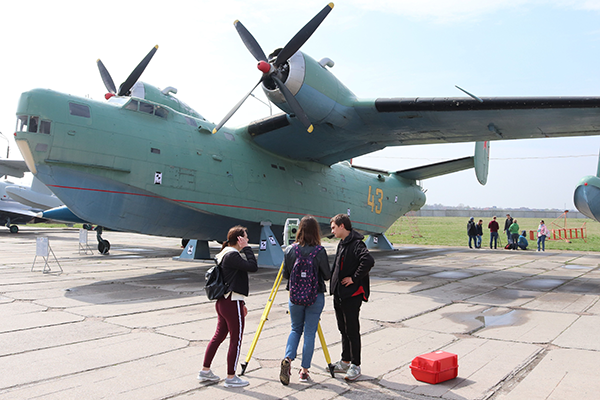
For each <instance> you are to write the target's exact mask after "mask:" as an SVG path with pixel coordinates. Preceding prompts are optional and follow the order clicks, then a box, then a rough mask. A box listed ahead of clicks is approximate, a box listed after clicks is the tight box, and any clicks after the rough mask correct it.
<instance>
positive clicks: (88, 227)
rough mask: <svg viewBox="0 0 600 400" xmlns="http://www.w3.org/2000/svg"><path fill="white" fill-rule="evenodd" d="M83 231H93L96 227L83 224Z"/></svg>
mask: <svg viewBox="0 0 600 400" xmlns="http://www.w3.org/2000/svg"><path fill="white" fill-rule="evenodd" d="M83 229H85V230H86V231H93V230H94V227H93V226H92V225H91V224H83Z"/></svg>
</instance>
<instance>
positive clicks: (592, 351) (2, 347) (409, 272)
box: [0, 226, 600, 400]
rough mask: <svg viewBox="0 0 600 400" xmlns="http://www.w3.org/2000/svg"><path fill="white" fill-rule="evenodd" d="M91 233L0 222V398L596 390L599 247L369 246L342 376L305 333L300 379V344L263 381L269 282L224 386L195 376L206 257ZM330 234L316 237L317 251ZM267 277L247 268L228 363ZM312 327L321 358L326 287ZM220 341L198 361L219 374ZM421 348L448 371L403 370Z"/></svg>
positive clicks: (141, 239)
mask: <svg viewBox="0 0 600 400" xmlns="http://www.w3.org/2000/svg"><path fill="white" fill-rule="evenodd" d="M37 237H48V238H49V244H50V248H51V249H52V251H53V252H54V255H55V256H56V259H57V260H58V263H60V266H61V267H62V269H63V272H62V273H59V271H60V270H59V267H58V264H57V261H56V260H55V259H54V257H53V256H52V254H50V257H49V260H48V261H49V266H50V268H51V271H50V273H42V268H43V266H44V260H43V259H42V258H41V257H37V259H35V258H36V238H37ZM104 238H105V239H108V240H109V241H110V242H111V251H110V254H109V255H105V256H103V255H100V254H98V252H97V251H96V250H95V247H96V242H95V237H94V234H90V235H89V243H90V247H92V248H93V249H94V253H93V254H90V253H89V252H88V254H83V253H82V254H80V251H79V244H78V239H79V231H78V230H77V229H69V228H65V229H61V228H58V229H56V228H55V229H44V228H36V227H35V226H25V227H22V228H21V231H20V232H19V233H18V234H10V233H8V231H7V230H4V229H3V230H0V250H1V253H0V254H1V255H2V257H1V259H0V321H1V322H0V399H61V400H64V399H106V398H110V399H177V400H181V399H200V398H202V399H229V398H235V399H240V398H247V399H279V398H288V399H310V400H317V399H341V398H343V399H362V398H368V399H440V398H441V399H498V400H500V399H502V400H509V399H510V400H515V399H523V400H525V399H527V400H531V399H554V400H564V399H597V398H600V380H599V379H598V377H597V376H598V368H599V365H600V302H599V301H598V300H599V298H600V270H599V268H598V266H599V263H600V253H585V252H567V251H554V250H552V243H548V247H549V248H548V249H547V250H546V252H543V253H538V252H535V251H532V250H529V251H509V250H500V249H498V250H490V249H485V248H484V249H481V250H476V249H473V250H471V249H469V248H467V247H466V246H465V248H442V247H397V250H396V251H393V252H374V253H373V254H374V257H375V260H376V262H375V267H374V268H373V270H372V272H371V277H372V278H371V299H370V301H369V302H368V303H363V306H362V310H361V331H362V346H363V349H362V359H363V363H362V372H363V375H362V376H361V377H360V378H359V380H358V381H356V382H353V383H347V382H345V381H344V380H343V376H342V375H341V374H338V375H336V377H335V379H334V378H332V377H331V376H330V375H329V373H328V372H326V370H325V368H326V365H327V363H326V362H325V358H324V355H323V351H322V349H321V347H320V345H319V343H318V341H317V347H318V348H317V349H316V350H315V353H314V357H313V363H312V368H311V369H310V372H311V378H312V381H311V382H309V383H300V382H298V373H297V371H298V368H299V367H300V358H301V354H300V355H299V357H298V359H297V360H295V361H294V363H293V374H292V379H291V383H290V385H289V386H283V385H282V384H281V383H280V382H279V364H280V361H281V359H282V357H283V355H284V349H285V344H286V340H287V335H288V334H289V329H290V328H289V326H290V320H289V316H288V315H287V314H286V310H287V292H286V291H285V286H284V285H285V282H284V283H283V285H282V288H281V291H280V292H279V295H278V296H277V297H276V299H275V302H274V305H273V308H272V310H271V312H270V315H269V319H268V321H267V322H266V324H265V326H264V329H263V331H262V334H261V336H260V340H259V341H258V344H257V346H256V348H255V351H254V354H253V357H252V358H251V359H250V361H249V363H248V367H247V370H246V373H245V375H244V378H245V379H247V380H249V381H250V385H249V386H247V387H245V388H237V389H229V388H225V387H224V386H223V381H222V380H221V382H219V383H218V384H210V385H206V384H201V383H198V381H197V380H196V376H197V373H198V370H199V369H200V368H201V366H202V360H203V355H204V349H205V347H206V345H207V343H208V341H209V340H210V338H211V337H212V335H213V333H214V329H215V326H216V313H215V310H214V302H211V301H209V300H208V299H207V298H206V296H205V294H204V291H203V289H202V288H203V286H204V273H205V272H206V270H207V269H208V268H209V267H210V266H211V265H213V263H212V262H202V261H193V262H190V261H188V262H185V261H175V260H173V259H172V258H173V257H174V256H177V255H179V253H180V252H181V247H180V241H179V240H178V239H174V238H162V237H151V236H144V235H136V234H128V233H118V232H105V234H104ZM465 243H466V237H465ZM211 245H213V246H212V247H211V251H213V252H215V253H216V252H217V250H218V247H217V244H216V243H212V244H211ZM335 245H336V242H334V243H331V244H327V245H326V248H327V250H328V253H329V254H330V256H332V255H333V254H334V251H335ZM34 259H35V266H34V270H33V271H31V269H32V264H33V262H34ZM330 259H331V258H330ZM276 274H277V268H261V269H259V271H258V272H257V273H254V274H251V275H250V292H251V293H250V296H249V297H248V299H247V306H248V309H249V314H248V317H247V320H246V331H245V334H244V343H243V349H242V357H241V359H240V362H243V361H244V360H245V358H246V355H247V354H248V350H249V348H250V344H251V342H252V338H253V336H254V334H255V332H256V330H257V327H258V324H259V321H260V318H261V315H262V312H263V308H264V306H265V304H266V302H267V299H268V296H269V292H270V290H271V287H272V285H273V282H274V279H275V276H276ZM321 325H322V328H323V332H324V335H325V338H326V340H327V343H328V350H329V352H330V354H331V358H332V361H333V362H335V361H337V360H338V359H339V355H340V351H341V350H340V335H339V332H338V331H337V325H336V322H335V315H334V313H333V307H332V300H331V297H330V296H327V298H326V306H325V310H324V312H323V315H322V320H321ZM227 342H228V340H226V342H224V343H223V345H222V346H221V348H220V349H219V352H218V353H217V356H216V357H215V362H214V363H213V366H212V369H213V371H214V372H215V373H216V374H217V375H219V376H221V377H222V378H224V377H225V375H226V360H225V359H226V352H227ZM437 350H444V351H447V352H451V353H454V354H457V355H458V364H459V368H458V377H457V378H455V379H452V380H449V381H446V382H443V383H439V384H436V385H432V384H428V383H424V382H420V381H417V380H415V379H414V377H413V376H412V374H411V370H410V368H409V365H410V363H411V361H412V360H413V358H415V357H416V356H418V355H420V354H423V353H428V352H432V351H437ZM301 351H302V346H300V348H299V352H301ZM239 371H240V368H238V372H239Z"/></svg>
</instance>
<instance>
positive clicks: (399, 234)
mask: <svg viewBox="0 0 600 400" xmlns="http://www.w3.org/2000/svg"><path fill="white" fill-rule="evenodd" d="M473 216H474V217H475V220H476V221H477V220H479V218H478V217H476V214H473ZM482 219H483V240H482V242H481V247H483V248H489V244H490V230H489V229H488V228H487V224H488V223H489V222H490V221H491V218H482ZM517 219H518V224H519V227H520V228H521V229H520V230H523V229H525V230H526V231H527V240H528V241H529V246H528V247H527V248H528V249H533V250H536V249H537V244H536V242H537V239H535V240H529V231H530V230H535V231H537V227H538V225H539V223H540V220H539V219H537V218H517ZM497 221H498V223H499V224H500V229H502V228H503V227H504V218H502V219H500V220H497ZM544 221H545V222H546V225H547V226H548V228H552V226H551V225H550V224H551V222H552V220H550V219H546V220H544ZM467 222H468V218H462V217H411V218H408V217H402V218H400V219H398V220H397V221H396V222H394V224H393V225H392V226H391V227H390V229H388V230H387V231H386V232H385V235H386V236H387V238H388V240H389V241H390V242H392V243H393V244H397V245H407V244H414V245H431V246H451V247H467V246H468V242H469V237H468V236H467ZM559 222H560V223H562V222H563V220H559V221H557V223H559ZM584 222H586V224H585V226H586V231H587V239H586V240H587V242H584V241H583V240H582V239H574V240H571V243H567V242H565V241H564V240H550V241H549V240H546V249H548V250H552V249H555V250H576V251H600V223H599V222H596V221H593V220H591V219H567V226H568V227H569V228H581V227H582V226H583V223H584ZM31 226H39V227H44V228H64V227H65V226H66V225H64V224H45V223H41V224H35V225H31ZM74 227H75V228H81V224H76V225H75V226H74ZM554 228H557V227H556V226H554ZM414 233H418V234H420V235H421V237H413V236H417V235H414ZM324 240H325V241H328V239H324ZM500 240H501V242H502V244H503V245H506V235H505V234H504V233H503V232H500ZM332 241H336V242H337V239H332Z"/></svg>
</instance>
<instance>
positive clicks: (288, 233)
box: [283, 218, 300, 246]
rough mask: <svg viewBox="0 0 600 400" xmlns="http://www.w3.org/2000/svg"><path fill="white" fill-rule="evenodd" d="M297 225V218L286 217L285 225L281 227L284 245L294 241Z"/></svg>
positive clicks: (298, 223)
mask: <svg viewBox="0 0 600 400" xmlns="http://www.w3.org/2000/svg"><path fill="white" fill-rule="evenodd" d="M299 225H300V220H299V219H298V218H288V219H286V220H285V226H284V228H283V243H284V244H285V245H286V246H289V245H291V244H292V243H294V242H295V241H296V235H297V234H298V226H299Z"/></svg>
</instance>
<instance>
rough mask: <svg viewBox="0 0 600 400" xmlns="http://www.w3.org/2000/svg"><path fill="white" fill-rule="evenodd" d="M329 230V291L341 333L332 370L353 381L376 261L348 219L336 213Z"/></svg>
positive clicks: (357, 373)
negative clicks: (332, 243)
mask: <svg viewBox="0 0 600 400" xmlns="http://www.w3.org/2000/svg"><path fill="white" fill-rule="evenodd" d="M330 222H331V233H332V234H333V235H334V236H335V237H336V238H338V239H341V240H340V242H339V243H338V247H337V251H336V253H335V260H334V262H333V271H332V277H331V287H330V291H331V294H332V295H333V308H334V309H335V316H336V319H337V323H338V329H339V330H340V333H341V334H342V359H341V360H340V361H338V362H337V363H336V364H335V370H334V371H335V372H345V373H346V376H345V377H344V379H346V380H347V381H354V380H356V379H357V378H358V377H359V376H360V375H361V372H360V352H361V342H360V322H359V314H360V306H361V305H362V302H363V301H368V299H369V271H370V270H371V268H372V267H373V265H374V264H375V261H374V260H373V257H372V256H371V254H369V250H367V246H366V245H365V243H364V242H363V238H364V236H363V235H361V234H360V233H358V232H357V231H355V230H353V229H352V223H351V222H350V218H348V216H347V215H346V214H338V215H336V216H335V217H333V218H331V221H330Z"/></svg>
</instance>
